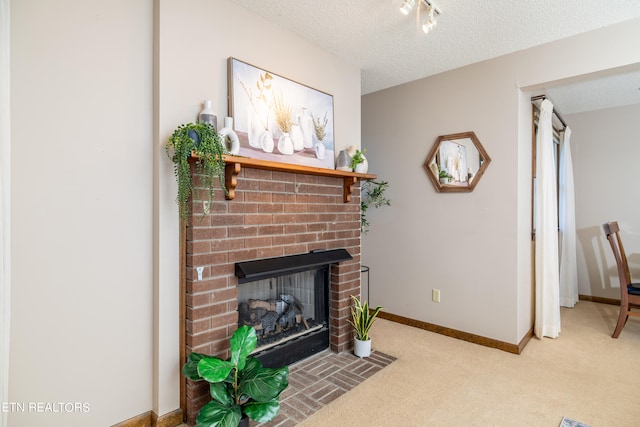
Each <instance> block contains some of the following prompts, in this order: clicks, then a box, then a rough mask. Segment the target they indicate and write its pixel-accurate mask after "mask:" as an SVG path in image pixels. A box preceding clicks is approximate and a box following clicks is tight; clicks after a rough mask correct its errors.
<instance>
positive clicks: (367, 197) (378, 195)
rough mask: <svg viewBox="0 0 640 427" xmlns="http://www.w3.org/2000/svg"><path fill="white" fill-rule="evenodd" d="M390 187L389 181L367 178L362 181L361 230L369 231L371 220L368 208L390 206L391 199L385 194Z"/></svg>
mask: <svg viewBox="0 0 640 427" xmlns="http://www.w3.org/2000/svg"><path fill="white" fill-rule="evenodd" d="M387 188H389V182H387V181H373V180H366V181H363V182H362V186H361V187H360V211H361V212H360V231H361V232H363V233H367V232H368V231H369V220H368V219H367V215H366V213H367V209H369V208H370V207H374V208H379V207H380V206H390V205H391V200H389V199H387V197H386V196H385V195H384V193H385V191H386V190H387Z"/></svg>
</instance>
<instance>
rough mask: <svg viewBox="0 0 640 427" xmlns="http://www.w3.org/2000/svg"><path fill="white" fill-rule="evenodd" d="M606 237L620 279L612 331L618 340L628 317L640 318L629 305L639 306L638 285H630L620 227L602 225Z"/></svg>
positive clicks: (607, 224) (639, 288)
mask: <svg viewBox="0 0 640 427" xmlns="http://www.w3.org/2000/svg"><path fill="white" fill-rule="evenodd" d="M602 228H604V232H605V234H606V235H607V240H609V243H610V244H611V250H613V256H614V257H615V258H616V264H617V265H618V278H619V279H620V315H619V316H618V324H617V325H616V328H615V330H614V331H613V335H612V337H613V338H618V335H620V332H621V331H622V328H623V327H624V325H625V323H627V319H628V318H629V316H638V317H640V312H638V311H631V305H634V306H640V283H631V274H629V264H628V263H627V255H626V254H625V252H624V246H622V239H621V238H620V227H618V223H617V222H616V221H613V222H607V223H606V224H603V225H602Z"/></svg>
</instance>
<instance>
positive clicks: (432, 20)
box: [422, 6, 438, 34]
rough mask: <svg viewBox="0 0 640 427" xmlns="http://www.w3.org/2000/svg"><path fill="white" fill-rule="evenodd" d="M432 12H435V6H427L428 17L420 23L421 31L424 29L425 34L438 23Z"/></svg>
mask: <svg viewBox="0 0 640 427" xmlns="http://www.w3.org/2000/svg"><path fill="white" fill-rule="evenodd" d="M434 13H435V8H434V7H433V6H429V7H428V11H427V16H428V19H427V21H426V22H425V23H424V24H422V31H424V33H425V34H427V33H428V32H429V31H431V30H433V29H434V28H435V27H436V25H438V21H436V18H435V16H434Z"/></svg>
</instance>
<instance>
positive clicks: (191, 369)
mask: <svg viewBox="0 0 640 427" xmlns="http://www.w3.org/2000/svg"><path fill="white" fill-rule="evenodd" d="M205 357H208V356H207V355H206V354H201V353H191V354H189V357H188V358H187V362H186V363H185V364H184V366H183V367H182V375H184V376H185V377H186V378H189V379H190V380H193V381H200V380H202V377H201V376H200V374H198V362H200V360H201V359H203V358H205Z"/></svg>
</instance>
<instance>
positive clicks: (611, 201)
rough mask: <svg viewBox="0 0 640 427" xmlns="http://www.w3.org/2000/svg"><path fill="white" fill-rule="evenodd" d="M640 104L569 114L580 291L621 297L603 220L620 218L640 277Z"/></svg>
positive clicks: (635, 272)
mask: <svg viewBox="0 0 640 427" xmlns="http://www.w3.org/2000/svg"><path fill="white" fill-rule="evenodd" d="M638 118H640V105H633V106H626V107H618V108H608V109H604V110H596V111H590V112H586V113H578V114H571V115H567V116H566V117H565V120H566V121H567V122H568V123H569V124H570V127H571V130H572V135H571V144H572V154H573V162H574V177H575V182H576V184H575V187H576V227H577V236H578V286H579V292H580V294H584V295H593V296H597V297H603V298H616V299H619V298H620V282H619V281H618V272H617V270H616V263H615V260H614V258H613V254H612V252H611V248H610V246H609V242H608V241H607V240H606V237H605V235H604V232H603V230H602V224H603V223H605V222H608V221H618V223H619V224H620V228H621V233H622V239H623V243H624V247H625V251H626V252H627V257H628V259H629V262H630V266H629V267H630V269H631V271H632V276H634V279H635V281H638V280H640V223H638V218H639V217H640V215H639V214H638V213H639V212H640V197H638V194H640V192H639V191H638V185H637V183H638V159H640V121H639V120H638Z"/></svg>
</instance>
